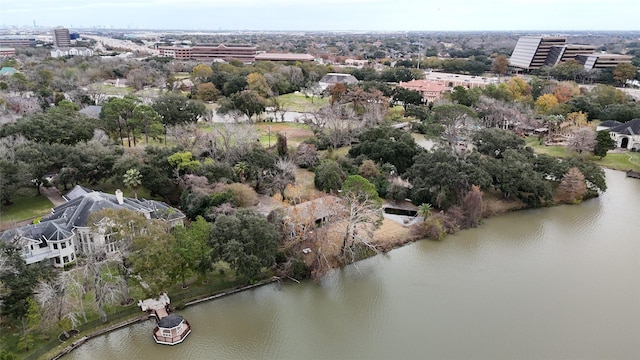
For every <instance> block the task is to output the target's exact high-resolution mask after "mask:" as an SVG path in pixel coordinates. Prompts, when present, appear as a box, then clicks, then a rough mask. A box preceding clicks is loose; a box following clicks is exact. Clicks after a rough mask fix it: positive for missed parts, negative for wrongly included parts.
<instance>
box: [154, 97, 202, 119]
mask: <svg viewBox="0 0 640 360" xmlns="http://www.w3.org/2000/svg"><path fill="white" fill-rule="evenodd" d="M151 106H152V107H153V109H154V110H155V111H156V112H157V113H158V114H159V115H160V117H161V118H162V123H163V124H164V125H178V124H188V123H195V122H196V121H198V118H199V117H200V116H202V114H204V112H205V106H204V104H203V103H202V102H200V101H194V100H189V99H187V98H186V97H184V96H182V94H180V93H168V94H165V95H162V96H160V97H159V98H158V99H156V100H155V101H154V103H153V105H151Z"/></svg>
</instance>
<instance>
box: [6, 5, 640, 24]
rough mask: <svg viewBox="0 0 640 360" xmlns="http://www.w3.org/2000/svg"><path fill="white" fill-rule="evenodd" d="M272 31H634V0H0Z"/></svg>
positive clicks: (44, 17)
mask: <svg viewBox="0 0 640 360" xmlns="http://www.w3.org/2000/svg"><path fill="white" fill-rule="evenodd" d="M34 22H35V23H36V24H37V25H38V26H39V27H55V26H59V25H62V26H65V27H69V28H74V27H75V28H92V27H114V28H122V29H127V28H131V29H167V30H171V29H183V30H257V31H259V30H271V31H277V30H282V31H294V30H301V31H323V30H329V31H340V30H344V31H348V30H353V31H358V30H359V31H491V30H496V31H510V30H511V31H572V30H575V31H579V30H594V31H599V30H600V31H607V30H608V31H612V30H622V31H630V30H640V1H638V0H608V1H606V2H605V1H603V0H487V1H477V0H448V1H431V0H421V1H418V0H323V1H315V2H307V1H303V0H262V1H261V0H110V1H105V0H97V1H88V0H56V1H51V0H19V1H17V0H0V26H31V25H33V23H34Z"/></svg>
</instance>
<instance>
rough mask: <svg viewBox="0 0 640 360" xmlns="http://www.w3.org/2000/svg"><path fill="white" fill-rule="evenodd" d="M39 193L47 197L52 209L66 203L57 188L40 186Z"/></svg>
mask: <svg viewBox="0 0 640 360" xmlns="http://www.w3.org/2000/svg"><path fill="white" fill-rule="evenodd" d="M40 193H41V194H42V195H44V196H46V197H47V199H49V201H51V203H53V207H56V206H58V205H62V204H64V203H66V202H67V201H66V200H65V199H64V198H63V197H62V194H61V193H60V190H58V188H57V187H55V186H52V187H49V188H48V187H44V186H40Z"/></svg>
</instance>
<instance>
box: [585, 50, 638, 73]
mask: <svg viewBox="0 0 640 360" xmlns="http://www.w3.org/2000/svg"><path fill="white" fill-rule="evenodd" d="M631 59H633V56H631V55H620V54H578V55H577V56H576V60H577V61H578V62H579V63H580V64H582V65H584V68H585V69H586V70H592V69H605V68H614V67H616V66H618V64H622V63H631Z"/></svg>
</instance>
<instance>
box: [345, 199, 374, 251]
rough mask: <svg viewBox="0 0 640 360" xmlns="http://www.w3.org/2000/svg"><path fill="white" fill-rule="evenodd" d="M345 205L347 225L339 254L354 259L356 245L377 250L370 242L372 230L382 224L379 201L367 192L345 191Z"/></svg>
mask: <svg viewBox="0 0 640 360" xmlns="http://www.w3.org/2000/svg"><path fill="white" fill-rule="evenodd" d="M344 200H345V205H346V222H347V226H346V229H345V231H344V237H343V238H342V249H341V255H342V256H343V257H344V259H345V260H346V261H350V262H352V261H355V260H357V257H356V250H357V247H358V246H361V245H364V246H365V247H367V248H369V249H372V250H374V251H376V252H377V251H378V250H377V248H376V247H375V245H374V244H373V243H372V240H373V233H374V231H375V230H376V229H377V228H378V227H380V225H381V224H382V220H383V216H382V207H381V206H380V202H378V201H376V199H372V198H371V196H370V195H369V194H362V193H347V194H346V195H345V197H344Z"/></svg>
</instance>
